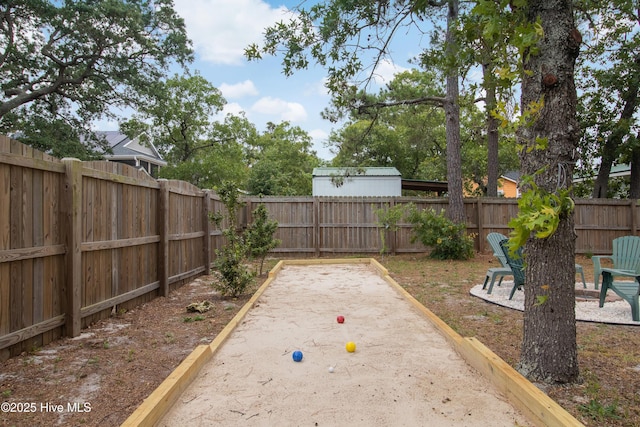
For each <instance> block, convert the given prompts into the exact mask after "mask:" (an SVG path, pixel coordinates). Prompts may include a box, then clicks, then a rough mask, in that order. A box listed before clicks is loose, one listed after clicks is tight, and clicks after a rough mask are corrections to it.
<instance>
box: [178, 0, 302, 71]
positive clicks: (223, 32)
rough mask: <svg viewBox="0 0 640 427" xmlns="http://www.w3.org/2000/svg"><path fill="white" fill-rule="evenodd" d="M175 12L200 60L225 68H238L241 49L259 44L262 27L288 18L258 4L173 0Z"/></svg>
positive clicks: (282, 12) (237, 0) (250, 0)
mask: <svg viewBox="0 0 640 427" xmlns="http://www.w3.org/2000/svg"><path fill="white" fill-rule="evenodd" d="M175 10H176V11H177V12H178V13H179V14H180V16H181V17H182V18H184V20H185V24H186V27H187V32H188V35H189V38H190V39H191V40H192V41H193V45H194V48H195V50H196V52H197V53H198V54H199V55H200V57H201V58H202V60H204V61H208V62H213V63H216V64H225V65H238V64H241V63H242V62H243V61H244V49H245V48H246V47H247V46H248V45H249V44H251V43H259V42H261V41H262V37H263V33H264V29H265V28H266V27H268V26H270V25H272V24H274V23H276V22H278V21H281V20H287V19H289V17H290V16H292V15H290V14H289V13H288V10H287V9H286V8H285V7H284V6H281V7H279V8H276V9H274V8H272V7H271V6H270V5H269V4H267V3H265V2H263V1H261V0H176V1H175Z"/></svg>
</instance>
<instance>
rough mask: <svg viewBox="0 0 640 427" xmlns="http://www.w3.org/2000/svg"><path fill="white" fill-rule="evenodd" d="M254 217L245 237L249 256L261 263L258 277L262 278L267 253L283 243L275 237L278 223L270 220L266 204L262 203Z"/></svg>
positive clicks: (253, 213) (255, 211)
mask: <svg viewBox="0 0 640 427" xmlns="http://www.w3.org/2000/svg"><path fill="white" fill-rule="evenodd" d="M252 216H253V222H252V223H251V224H249V226H248V227H247V229H246V230H245V233H244V236H245V239H246V244H247V247H248V250H249V256H250V257H251V258H253V259H257V260H259V261H260V267H259V272H258V275H260V276H262V267H263V266H264V259H265V258H266V256H267V253H268V252H269V251H270V250H271V249H273V248H275V247H277V246H278V245H279V244H280V243H282V241H281V240H279V239H275V238H274V237H273V235H274V234H275V232H276V231H277V230H278V221H275V220H272V219H269V212H268V211H267V208H266V206H265V205H264V203H260V204H259V205H258V207H257V208H255V209H254V210H253V212H252Z"/></svg>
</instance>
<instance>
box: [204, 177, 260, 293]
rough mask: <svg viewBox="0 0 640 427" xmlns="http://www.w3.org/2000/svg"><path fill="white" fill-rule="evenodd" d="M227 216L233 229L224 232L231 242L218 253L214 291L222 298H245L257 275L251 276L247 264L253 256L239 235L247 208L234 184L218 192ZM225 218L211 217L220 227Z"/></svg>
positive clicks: (216, 214)
mask: <svg viewBox="0 0 640 427" xmlns="http://www.w3.org/2000/svg"><path fill="white" fill-rule="evenodd" d="M217 191H218V195H219V196H220V199H221V200H222V203H223V204H224V206H225V208H226V210H227V212H226V219H227V220H228V221H227V223H228V224H229V227H228V228H226V229H224V230H222V234H223V235H224V236H225V237H226V238H227V244H226V246H224V247H223V248H221V249H217V250H216V259H215V261H214V263H213V264H214V266H215V268H216V272H215V273H214V274H215V275H216V278H217V279H218V280H217V281H216V282H215V283H214V284H213V286H214V288H215V289H217V290H218V291H220V293H221V294H222V295H225V296H226V295H229V296H232V297H237V296H239V295H242V294H243V293H244V291H245V290H246V288H247V287H248V286H249V285H250V284H251V283H252V282H253V277H254V275H253V274H251V273H250V272H249V270H248V268H247V266H246V265H245V264H244V262H245V260H246V259H247V256H248V254H249V246H248V245H247V242H246V239H245V236H243V235H242V234H241V233H238V232H237V231H236V224H237V218H238V209H239V208H240V207H241V206H243V205H244V203H243V202H241V201H240V192H239V191H238V189H237V187H236V186H235V184H234V183H232V182H227V181H225V182H223V183H222V184H221V186H220V187H219V188H218V189H217ZM224 219H225V215H222V214H221V213H220V212H216V213H214V214H212V215H211V220H212V221H213V222H214V223H215V224H216V225H217V226H218V227H220V226H221V224H222V222H223V220H224Z"/></svg>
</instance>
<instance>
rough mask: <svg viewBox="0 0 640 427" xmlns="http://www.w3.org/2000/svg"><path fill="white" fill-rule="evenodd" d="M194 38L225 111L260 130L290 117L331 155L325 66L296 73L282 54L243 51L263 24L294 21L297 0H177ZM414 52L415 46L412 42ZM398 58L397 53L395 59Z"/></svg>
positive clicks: (384, 71)
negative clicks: (249, 55) (288, 70)
mask: <svg viewBox="0 0 640 427" xmlns="http://www.w3.org/2000/svg"><path fill="white" fill-rule="evenodd" d="M174 1H175V9H176V11H177V12H178V13H179V14H180V15H181V16H182V17H183V18H184V20H185V23H186V27H187V33H188V35H189V38H190V39H191V40H192V41H193V47H194V49H195V52H196V61H195V62H194V63H193V64H192V69H194V70H198V71H199V72H200V74H201V75H202V76H203V77H205V78H206V79H207V80H209V81H210V82H211V83H212V84H213V85H214V86H215V87H217V88H218V89H220V90H221V91H222V93H223V95H224V97H225V99H226V100H227V103H228V104H227V107H226V109H225V113H227V112H231V113H236V112H239V111H244V112H245V114H246V115H247V117H248V119H249V120H250V121H251V122H252V123H254V124H255V125H256V126H257V127H258V129H260V130H262V129H264V125H265V124H266V123H267V122H269V121H271V122H274V123H280V122H281V121H284V120H286V121H289V122H290V123H291V124H292V125H295V126H299V127H301V128H302V129H304V130H305V131H307V132H308V133H309V134H310V135H311V137H312V138H313V140H314V149H315V150H316V151H317V152H318V155H319V156H320V157H322V158H326V159H328V158H331V157H332V156H331V154H330V153H329V151H328V150H327V149H326V148H325V147H324V146H323V142H324V141H325V140H326V138H327V136H328V135H329V132H330V131H331V129H332V128H333V127H335V126H336V125H334V124H332V123H330V122H328V121H325V120H323V119H322V118H321V117H320V112H321V111H322V110H323V109H324V108H325V107H327V106H328V104H329V100H330V97H329V95H328V93H327V91H326V89H325V88H324V86H323V79H324V78H325V75H326V73H325V71H324V69H322V68H320V67H319V66H314V65H311V66H310V68H309V69H308V70H301V71H298V72H296V73H295V74H294V75H293V76H292V77H288V78H287V77H285V76H284V74H283V73H282V67H281V65H280V58H277V57H266V58H264V59H263V60H261V61H257V62H248V61H247V60H246V59H245V57H244V49H245V47H246V46H248V45H249V44H251V43H255V42H258V43H259V42H261V40H262V35H263V32H264V28H266V27H267V26H270V25H272V24H274V23H276V22H278V21H281V20H283V19H284V20H286V19H289V17H290V16H291V12H290V11H289V9H288V8H293V7H295V6H296V5H299V4H300V0H294V1H263V0H174ZM408 45H410V46H411V47H412V48H413V49H414V52H413V54H415V49H416V44H415V43H410V44H408ZM411 55H412V53H410V52H408V51H407V52H405V53H400V54H399V55H398V56H397V57H398V58H400V60H401V62H403V63H402V65H400V66H398V65H394V64H392V63H390V62H389V63H385V64H383V66H382V67H380V68H379V69H378V70H377V73H378V74H380V75H381V76H383V77H386V78H387V79H388V78H390V77H391V76H392V75H393V73H394V72H396V71H398V70H402V69H404V68H403V67H407V66H408V65H407V64H406V61H407V60H408V59H409V57H410V56H411ZM394 59H396V57H394Z"/></svg>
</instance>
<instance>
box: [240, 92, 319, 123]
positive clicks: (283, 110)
mask: <svg viewBox="0 0 640 427" xmlns="http://www.w3.org/2000/svg"><path fill="white" fill-rule="evenodd" d="M251 111H252V112H255V113H260V114H266V115H272V116H278V118H279V119H280V120H286V121H288V122H291V123H296V122H303V121H305V120H307V111H306V110H305V108H304V106H303V105H302V104H299V103H297V102H287V101H285V100H283V99H278V98H273V97H271V96H267V97H264V98H260V99H259V100H258V101H256V102H255V103H254V104H253V105H252V106H251Z"/></svg>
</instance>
